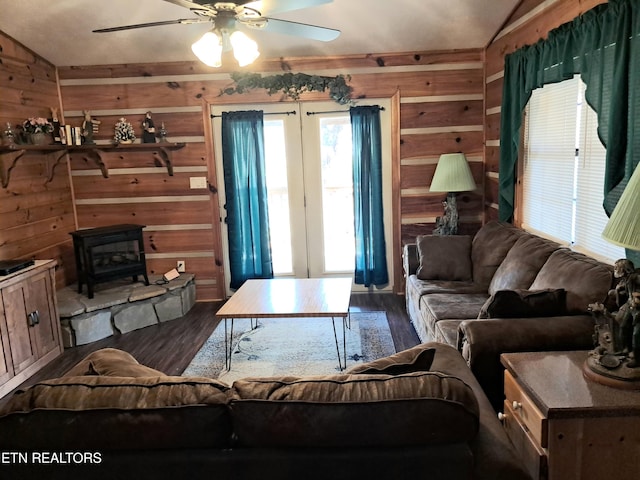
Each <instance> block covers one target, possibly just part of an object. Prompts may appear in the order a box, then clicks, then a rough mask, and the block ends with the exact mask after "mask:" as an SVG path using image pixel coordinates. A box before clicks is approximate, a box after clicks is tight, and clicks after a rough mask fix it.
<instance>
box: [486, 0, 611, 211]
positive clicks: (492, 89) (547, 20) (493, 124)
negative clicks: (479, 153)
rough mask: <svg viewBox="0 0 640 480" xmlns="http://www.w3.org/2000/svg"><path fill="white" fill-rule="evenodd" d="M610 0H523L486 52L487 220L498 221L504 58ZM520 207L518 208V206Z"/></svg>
mask: <svg viewBox="0 0 640 480" xmlns="http://www.w3.org/2000/svg"><path fill="white" fill-rule="evenodd" d="M601 3H607V2H606V0H580V1H576V0H523V1H522V2H521V4H520V5H519V7H518V8H517V9H516V11H515V12H513V14H512V15H511V18H510V19H509V21H507V22H506V24H505V27H504V28H503V29H502V31H501V32H499V33H498V35H497V36H496V38H495V39H493V41H492V42H491V44H490V45H489V46H488V47H487V49H486V53H485V117H484V132H485V148H484V159H485V163H484V165H485V179H484V185H485V191H484V196H485V204H484V217H485V221H489V220H493V219H497V218H498V180H499V173H498V172H499V159H500V107H501V104H502V86H503V77H504V58H505V56H506V55H508V54H510V53H513V52H515V51H516V50H518V49H519V48H521V47H523V46H525V45H531V44H533V43H535V42H537V41H538V40H539V39H540V38H546V36H547V35H548V33H549V31H551V30H553V29H554V28H556V27H559V26H560V25H562V24H563V23H566V22H569V21H571V20H573V19H574V18H575V17H577V16H579V15H581V14H583V13H584V12H586V11H587V10H590V9H592V8H593V7H595V6H596V5H599V4H601ZM516 208H517V207H516Z"/></svg>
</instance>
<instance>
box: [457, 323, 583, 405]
mask: <svg viewBox="0 0 640 480" xmlns="http://www.w3.org/2000/svg"><path fill="white" fill-rule="evenodd" d="M594 326H595V322H594V320H593V318H592V317H591V316H589V315H567V316H559V317H533V318H492V319H483V320H480V319H478V320H464V321H463V322H461V323H460V325H459V326H458V343H459V345H458V346H459V348H460V349H461V351H462V356H463V357H464V359H465V360H466V361H467V364H468V365H469V368H470V369H471V371H472V372H473V374H474V375H475V377H476V378H477V379H478V382H479V383H480V385H481V386H482V389H483V390H484V391H485V393H486V394H487V397H489V400H490V401H491V404H492V405H493V407H494V408H495V409H496V410H499V409H501V408H502V401H503V398H504V392H503V389H504V378H503V375H504V368H503V367H502V364H501V363H500V354H501V353H510V352H532V351H553V350H589V349H591V348H593V346H594V340H593V335H594V331H595V330H594Z"/></svg>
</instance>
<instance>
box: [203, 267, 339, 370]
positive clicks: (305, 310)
mask: <svg viewBox="0 0 640 480" xmlns="http://www.w3.org/2000/svg"><path fill="white" fill-rule="evenodd" d="M350 300H351V279H350V278H286V279H285V278H282V279H279V278H278V279H270V280H247V281H246V282H245V283H244V284H243V285H242V286H241V287H240V288H239V289H238V291H237V292H236V293H234V294H233V296H232V297H231V298H230V299H229V300H228V301H227V302H226V303H225V304H224V305H223V306H222V307H221V308H220V309H219V310H218V311H217V312H216V318H218V319H220V320H221V321H224V338H225V366H226V368H227V370H229V369H230V368H231V353H232V349H233V323H234V322H233V321H234V319H235V318H251V319H253V318H255V319H258V318H279V317H296V318H298V317H299V318H301V319H302V318H308V317H327V318H331V323H332V325H333V335H334V338H335V341H336V351H337V353H338V366H339V367H340V370H344V369H345V368H346V366H347V348H346V332H345V329H346V327H347V319H348V317H349V302H350ZM336 318H342V359H341V357H340V346H339V342H338V334H337V331H336V324H335V320H336ZM229 321H230V322H229ZM229 324H230V325H229ZM283 341H285V339H283ZM343 360H344V361H343Z"/></svg>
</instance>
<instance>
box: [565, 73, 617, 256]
mask: <svg viewBox="0 0 640 480" xmlns="http://www.w3.org/2000/svg"><path fill="white" fill-rule="evenodd" d="M582 87H583V88H582V89H581V90H582V93H583V97H582V98H583V99H584V86H582ZM580 111H581V115H580V117H581V118H580V120H581V121H580V137H579V139H580V156H579V158H578V167H577V189H576V229H575V238H574V244H575V248H576V249H577V250H580V251H585V252H586V253H591V254H594V255H596V256H598V257H601V258H602V259H603V260H610V261H613V260H617V259H618V258H625V256H626V255H625V251H624V248H622V247H619V246H617V245H614V244H613V243H610V242H607V241H606V240H605V239H604V238H602V231H603V230H604V227H605V225H606V224H607V221H608V220H609V217H607V214H606V213H605V212H604V208H603V207H602V203H603V201H604V186H603V179H604V170H605V155H606V153H607V151H606V149H605V148H604V146H603V145H602V142H600V139H599V138H598V132H597V128H598V117H597V115H596V112H595V111H594V110H593V109H592V108H591V107H590V106H589V105H588V104H587V102H583V103H582V108H581V109H580Z"/></svg>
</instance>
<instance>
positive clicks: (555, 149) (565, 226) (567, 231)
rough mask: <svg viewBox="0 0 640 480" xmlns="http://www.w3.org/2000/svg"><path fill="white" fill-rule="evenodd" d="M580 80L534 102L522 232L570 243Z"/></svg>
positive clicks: (537, 95) (552, 88)
mask: <svg viewBox="0 0 640 480" xmlns="http://www.w3.org/2000/svg"><path fill="white" fill-rule="evenodd" d="M577 99H578V79H576V78H574V79H572V80H568V81H565V82H561V83H555V84H549V85H545V86H544V87H543V88H539V89H536V90H534V91H533V94H532V95H531V100H529V108H528V116H527V126H528V128H527V130H528V132H527V134H528V135H527V137H526V138H525V142H526V145H525V146H526V151H525V161H524V178H523V207H524V210H523V217H522V220H523V225H522V226H523V227H524V228H525V229H526V230H532V231H535V232H539V233H543V234H545V235H546V236H548V237H551V238H553V239H554V240H556V241H558V242H561V243H563V244H566V245H568V244H570V243H571V240H572V229H573V196H574V190H575V182H574V177H575V154H576V141H575V138H576V104H577Z"/></svg>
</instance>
